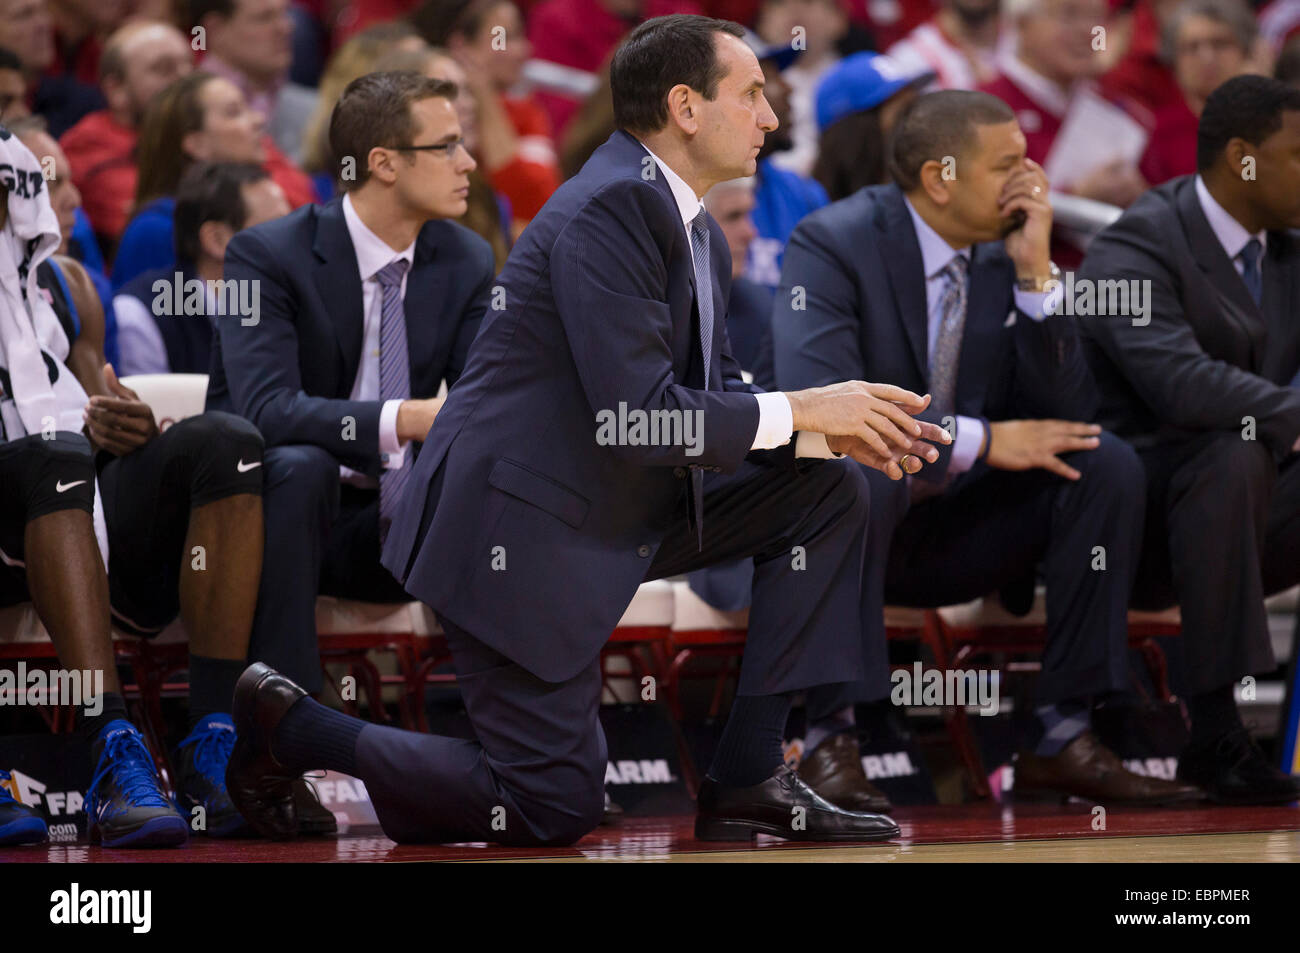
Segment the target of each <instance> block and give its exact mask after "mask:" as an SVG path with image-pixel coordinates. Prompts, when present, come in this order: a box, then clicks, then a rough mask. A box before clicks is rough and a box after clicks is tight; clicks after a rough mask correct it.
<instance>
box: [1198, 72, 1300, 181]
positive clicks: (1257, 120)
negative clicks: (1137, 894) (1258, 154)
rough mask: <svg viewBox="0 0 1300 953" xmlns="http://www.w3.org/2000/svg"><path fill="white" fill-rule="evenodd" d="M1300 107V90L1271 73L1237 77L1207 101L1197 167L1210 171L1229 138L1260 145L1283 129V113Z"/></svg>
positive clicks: (1199, 141)
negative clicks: (1273, 76) (1277, 78)
mask: <svg viewBox="0 0 1300 953" xmlns="http://www.w3.org/2000/svg"><path fill="white" fill-rule="evenodd" d="M1286 110H1300V89H1296V88H1295V87H1294V86H1288V85H1287V84H1286V83H1283V82H1281V81H1279V80H1276V79H1273V78H1272V77H1270V76H1253V75H1248V76H1234V77H1233V78H1232V79H1230V80H1227V81H1226V82H1224V83H1223V84H1222V85H1220V86H1219V87H1218V88H1217V89H1216V90H1215V91H1214V92H1212V93H1210V95H1209V96H1208V97H1207V98H1206V100H1205V108H1204V109H1202V110H1201V122H1200V125H1199V126H1197V129H1196V170H1197V171H1198V172H1206V171H1208V170H1209V169H1211V168H1213V166H1214V164H1215V163H1216V162H1218V161H1219V158H1220V157H1221V156H1222V155H1223V150H1224V149H1225V148H1226V147H1227V145H1228V143H1229V141H1231V140H1233V139H1244V140H1245V141H1246V142H1249V143H1251V144H1252V145H1256V146H1257V145H1259V144H1260V143H1262V142H1263V141H1264V140H1265V139H1267V138H1268V137H1269V136H1271V135H1273V133H1275V132H1277V131H1278V130H1279V129H1281V128H1282V113H1283V112H1284V111H1286Z"/></svg>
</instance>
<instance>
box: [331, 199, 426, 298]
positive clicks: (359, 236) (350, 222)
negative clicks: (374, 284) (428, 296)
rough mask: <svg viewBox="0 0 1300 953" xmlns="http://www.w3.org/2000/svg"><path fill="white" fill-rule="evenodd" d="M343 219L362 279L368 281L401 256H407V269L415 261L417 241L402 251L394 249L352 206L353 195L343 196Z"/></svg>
mask: <svg viewBox="0 0 1300 953" xmlns="http://www.w3.org/2000/svg"><path fill="white" fill-rule="evenodd" d="M343 221H344V222H345V223H347V226H348V235H349V236H351V238H352V247H353V248H354V249H355V250H356V253H357V270H358V271H359V272H360V274H361V280H362V281H368V280H369V279H371V278H373V277H374V276H375V273H376V272H377V271H379V270H380V269H381V268H383V267H384V266H385V265H388V264H390V263H392V262H394V261H396V260H397V259H399V258H405V259H406V264H407V270H408V271H409V270H410V266H411V264H412V263H413V262H414V261H415V242H411V244H410V245H408V246H407V247H406V248H404V249H403V250H402V251H400V252H395V251H393V249H392V248H390V247H389V245H388V242H386V241H384V240H383V239H382V238H380V237H379V236H378V235H376V234H375V233H374V232H372V231H371V230H370V229H369V228H368V227H366V223H365V222H363V221H361V216H359V215H358V214H357V210H356V209H354V208H353V207H352V196H351V195H345V196H343Z"/></svg>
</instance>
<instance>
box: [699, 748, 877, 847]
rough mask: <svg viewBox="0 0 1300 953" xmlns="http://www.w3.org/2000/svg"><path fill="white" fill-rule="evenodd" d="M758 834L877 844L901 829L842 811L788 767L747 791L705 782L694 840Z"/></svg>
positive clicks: (706, 779)
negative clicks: (876, 842) (873, 842)
mask: <svg viewBox="0 0 1300 953" xmlns="http://www.w3.org/2000/svg"><path fill="white" fill-rule="evenodd" d="M755 834H772V835H773V836H776V837H784V838H786V839H787V840H807V841H875V840H888V839H889V838H891V837H897V836H898V835H899V830H898V825H897V824H895V823H894V821H893V819H892V818H890V817H886V816H885V815H883V814H865V813H858V812H855V811H842V810H840V809H839V808H838V807H836V806H835V805H834V804H832V803H831V802H830V801H827V800H826V799H825V798H823V797H821V796H820V795H819V794H818V793H817V792H816V791H814V790H813V789H812V788H810V787H809V786H808V785H807V784H805V783H804V782H803V781H801V780H799V776H798V775H796V774H795V773H794V772H793V771H791V770H790V769H789V768H788V767H786V766H785V765H784V764H783V765H781V766H780V767H779V768H777V769H776V771H775V772H774V773H773V774H772V776H771V777H770V778H768V779H767V780H766V781H764V782H763V783H762V784H755V785H754V786H753V787H748V788H732V787H723V786H722V785H721V784H719V783H718V782H717V781H715V780H713V778H709V777H706V778H705V779H704V783H703V784H701V785H700V796H699V799H698V803H697V805H696V815H695V838H696V840H703V841H734V840H748V839H749V838H751V837H753V836H754V835H755Z"/></svg>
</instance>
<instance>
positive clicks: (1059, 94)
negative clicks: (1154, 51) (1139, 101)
mask: <svg viewBox="0 0 1300 953" xmlns="http://www.w3.org/2000/svg"><path fill="white" fill-rule="evenodd" d="M1004 11H1005V14H1006V16H1007V17H1008V18H1009V20H1010V21H1011V23H1012V25H1013V26H1014V27H1015V29H1016V45H1015V52H1014V54H1013V55H1008V56H1005V57H1003V58H1001V60H1000V62H999V64H998V65H999V70H1000V75H999V76H998V78H997V79H995V80H994V81H993V82H991V83H987V84H985V85H984V86H982V87H980V88H981V89H983V90H984V91H986V92H989V93H992V94H993V95H994V96H997V97H998V98H999V99H1001V100H1003V101H1004V102H1005V103H1007V104H1008V105H1009V106H1010V107H1011V108H1012V109H1013V110H1015V113H1016V119H1017V121H1019V123H1020V128H1021V130H1023V132H1024V134H1025V139H1026V140H1027V141H1028V143H1029V146H1028V155H1029V158H1031V159H1033V160H1034V161H1035V162H1037V163H1039V164H1040V165H1042V166H1043V167H1044V168H1045V169H1046V171H1047V175H1048V178H1049V180H1050V181H1051V183H1052V187H1053V188H1057V189H1065V190H1068V191H1070V192H1073V193H1074V194H1076V195H1081V196H1083V197H1085V198H1090V199H1095V200H1097V201H1099V202H1107V203H1109V204H1111V205H1118V206H1121V207H1122V206H1126V205H1128V204H1129V203H1130V202H1132V201H1133V200H1134V199H1135V198H1137V197H1138V196H1139V195H1140V194H1141V193H1142V191H1143V189H1145V188H1146V182H1145V181H1143V179H1142V176H1141V174H1140V173H1139V172H1138V170H1137V162H1138V159H1139V158H1141V155H1142V151H1143V149H1145V146H1146V140H1147V138H1148V135H1147V133H1146V131H1145V126H1144V124H1146V125H1149V123H1150V117H1149V116H1146V115H1144V114H1142V112H1141V111H1140V109H1138V107H1136V105H1135V104H1133V103H1127V102H1126V103H1121V104H1115V103H1112V102H1111V101H1109V100H1108V99H1106V98H1105V97H1103V96H1102V95H1101V93H1100V92H1099V91H1098V89H1097V84H1096V82H1095V76H1096V74H1097V71H1098V70H1099V69H1100V68H1101V67H1102V65H1103V63H1102V61H1101V60H1100V59H1099V58H1098V56H1097V55H1096V53H1094V52H1093V48H1092V44H1093V32H1092V31H1093V28H1094V27H1095V26H1098V25H1105V24H1106V23H1107V17H1108V13H1107V9H1106V0H1041V2H1039V0H1008V2H1007V3H1006V4H1005V6H1004ZM1084 109H1087V110H1088V111H1089V115H1090V116H1091V117H1094V121H1097V120H1096V117H1100V121H1104V122H1105V123H1106V128H1104V129H1102V128H1096V129H1094V130H1093V131H1094V133H1095V135H1094V137H1093V139H1092V140H1091V146H1092V148H1091V149H1090V154H1089V155H1083V156H1078V155H1073V154H1071V155H1065V154H1063V153H1062V152H1061V151H1056V152H1054V151H1053V148H1052V147H1053V145H1054V144H1055V142H1056V139H1057V135H1058V133H1060V132H1061V130H1062V129H1063V128H1064V126H1065V123H1066V120H1067V119H1068V118H1070V113H1071V112H1072V110H1078V111H1080V114H1081V113H1082V110H1084ZM1121 136H1122V137H1123V138H1122V139H1121V138H1120V137H1121ZM1121 141H1122V142H1123V143H1125V145H1126V147H1127V151H1125V152H1120V151H1118V150H1117V148H1116V143H1117V142H1121ZM1135 144H1136V147H1135ZM1072 145H1073V144H1072ZM1058 166H1059V167H1060V168H1061V169H1062V170H1064V171H1060V172H1058V171H1057V168H1058Z"/></svg>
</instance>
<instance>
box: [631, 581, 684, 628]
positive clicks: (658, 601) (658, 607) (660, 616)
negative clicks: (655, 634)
mask: <svg viewBox="0 0 1300 953" xmlns="http://www.w3.org/2000/svg"><path fill="white" fill-rule="evenodd" d="M674 611H675V610H674V606H673V584H672V583H671V582H669V581H668V580H666V579H656V580H654V581H653V582H643V583H641V585H640V586H639V587H637V590H636V595H634V596H633V597H632V602H631V604H630V605H629V606H628V607H627V610H626V611H625V612H624V613H623V618H621V619H619V620H618V627H619V628H620V629H621V628H624V627H629V628H630V627H633V626H636V627H639V628H641V627H651V626H658V627H662V628H668V627H669V626H670V625H672V624H673V616H674Z"/></svg>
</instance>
